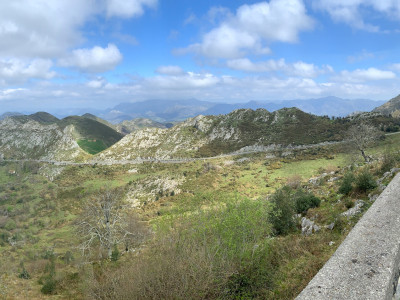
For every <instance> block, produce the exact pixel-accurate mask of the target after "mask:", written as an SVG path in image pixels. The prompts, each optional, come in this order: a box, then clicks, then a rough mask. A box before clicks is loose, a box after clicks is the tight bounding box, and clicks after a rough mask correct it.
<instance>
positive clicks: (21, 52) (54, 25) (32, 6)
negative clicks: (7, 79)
mask: <svg viewBox="0 0 400 300" xmlns="http://www.w3.org/2000/svg"><path fill="white" fill-rule="evenodd" d="M93 4H94V0H93V1H90V0H88V1H82V0H68V1H47V0H35V1H29V0H19V1H0V39H1V41H2V46H1V47H0V55H4V56H14V57H15V56H20V57H21V56H22V57H42V58H50V57H53V56H55V55H60V54H62V53H64V52H65V51H66V49H68V48H69V47H71V46H74V45H76V44H77V43H79V42H81V41H82V40H83V37H82V34H81V32H80V31H79V27H80V26H82V25H83V24H84V23H85V21H86V20H87V18H88V16H90V15H91V14H93V13H94V7H96V6H95V5H93Z"/></svg>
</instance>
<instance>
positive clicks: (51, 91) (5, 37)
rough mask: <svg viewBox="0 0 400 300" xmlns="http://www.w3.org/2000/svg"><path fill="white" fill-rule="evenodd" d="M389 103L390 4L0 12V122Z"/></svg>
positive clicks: (396, 57)
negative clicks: (139, 104) (184, 106)
mask: <svg viewBox="0 0 400 300" xmlns="http://www.w3.org/2000/svg"><path fill="white" fill-rule="evenodd" d="M398 94H400V1H399V0H379V1H378V0H270V1H250V0H249V1H239V0H212V1H211V0H34V1H32V0H12V1H7V0H0V112H5V111H38V110H52V109H55V108H57V109H67V108H86V107H87V108H93V109H94V108H95V109H99V110H100V109H105V108H108V107H113V106H114V105H116V104H118V103H121V102H135V101H143V100H147V99H161V100H164V99H165V100H168V99H180V100H181V99H193V98H195V99H199V100H206V101H212V102H227V103H233V102H247V101H251V100H256V101H276V100H289V99H309V98H320V97H326V96H336V97H341V98H346V99H373V100H389V99H391V98H393V97H395V96H397V95H398Z"/></svg>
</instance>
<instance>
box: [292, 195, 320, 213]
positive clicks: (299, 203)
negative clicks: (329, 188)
mask: <svg viewBox="0 0 400 300" xmlns="http://www.w3.org/2000/svg"><path fill="white" fill-rule="evenodd" d="M294 199H295V208H296V212H297V213H298V214H300V213H304V212H307V210H308V209H309V208H313V207H319V205H320V204H321V199H319V198H318V197H316V196H314V195H313V194H311V193H305V192H304V191H302V190H299V191H298V192H296V194H295V197H294Z"/></svg>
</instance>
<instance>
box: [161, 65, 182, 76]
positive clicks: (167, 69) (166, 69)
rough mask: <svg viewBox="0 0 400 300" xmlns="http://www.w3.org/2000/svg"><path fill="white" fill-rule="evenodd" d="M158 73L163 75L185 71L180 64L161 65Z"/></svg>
mask: <svg viewBox="0 0 400 300" xmlns="http://www.w3.org/2000/svg"><path fill="white" fill-rule="evenodd" d="M156 73H158V74H161V75H183V74H184V73H185V72H184V71H183V69H182V68H181V67H179V66H160V67H158V68H157V70H156Z"/></svg>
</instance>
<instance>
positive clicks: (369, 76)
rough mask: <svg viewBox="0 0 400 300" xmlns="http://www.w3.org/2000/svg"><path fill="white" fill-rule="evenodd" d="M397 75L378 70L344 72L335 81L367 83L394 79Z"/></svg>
mask: <svg viewBox="0 0 400 300" xmlns="http://www.w3.org/2000/svg"><path fill="white" fill-rule="evenodd" d="M394 78H396V74H395V73H394V72H392V71H385V70H379V69H376V68H369V69H356V70H354V71H347V70H345V71H342V72H340V74H339V76H336V77H334V79H335V80H338V81H345V82H365V81H375V80H385V79H394Z"/></svg>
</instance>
